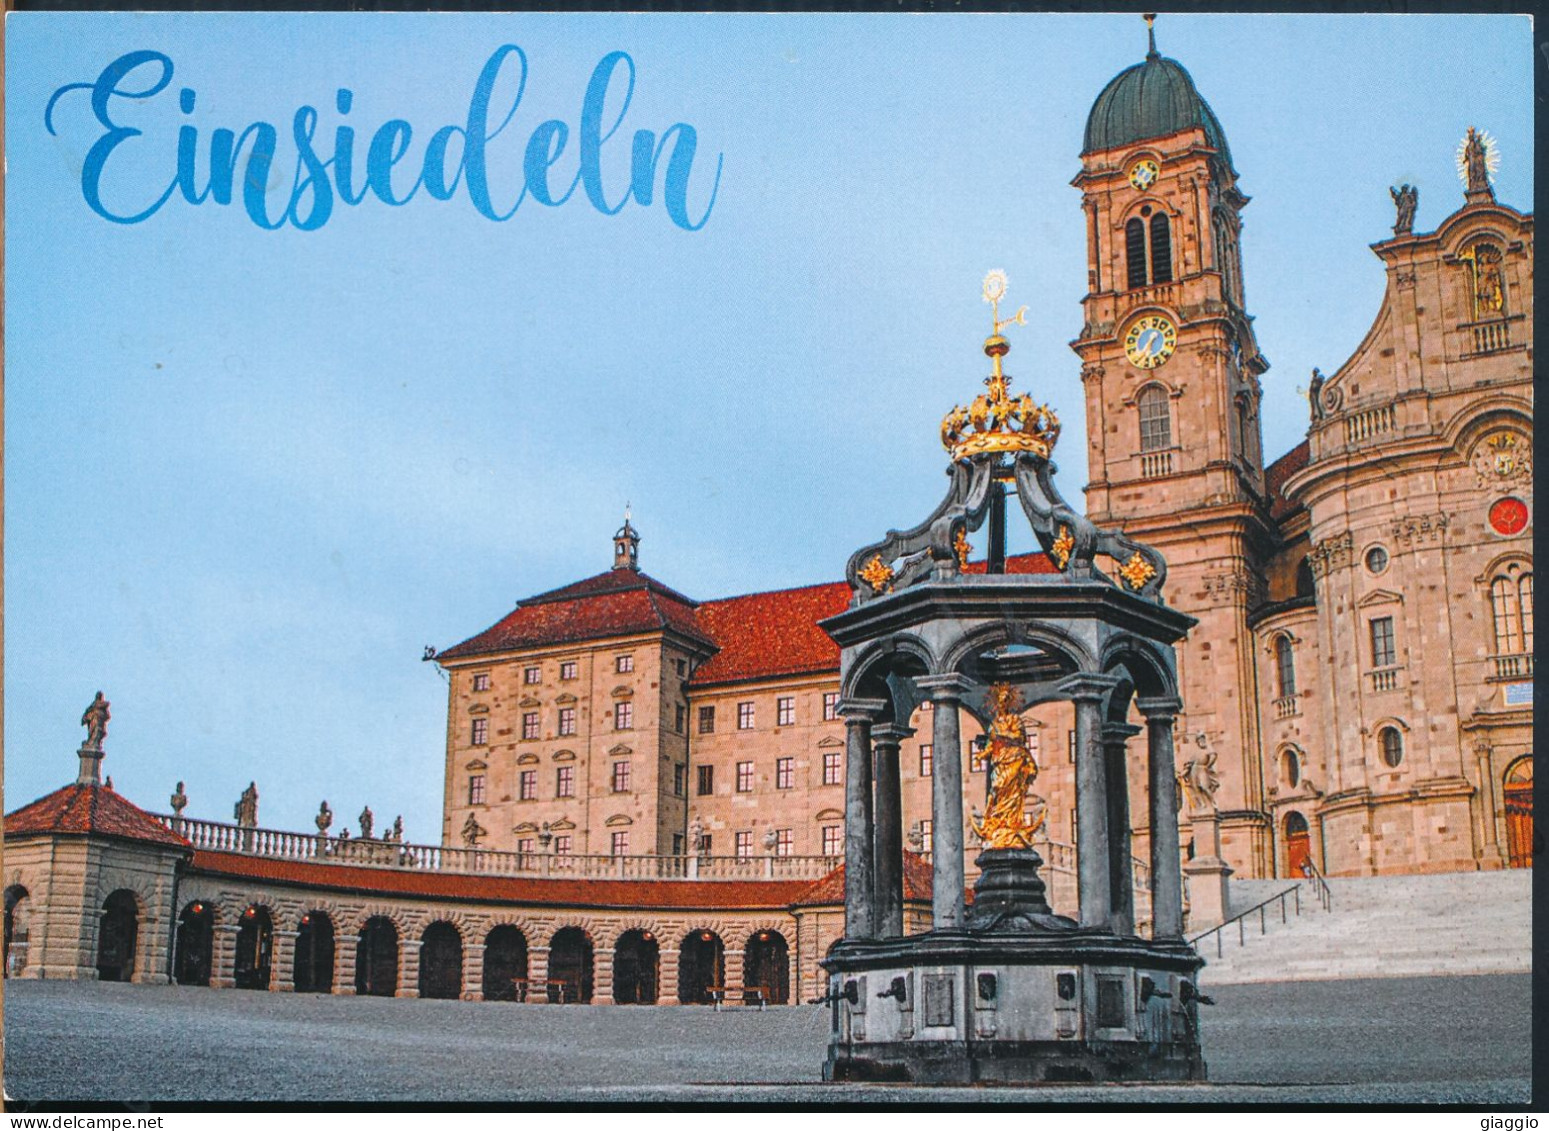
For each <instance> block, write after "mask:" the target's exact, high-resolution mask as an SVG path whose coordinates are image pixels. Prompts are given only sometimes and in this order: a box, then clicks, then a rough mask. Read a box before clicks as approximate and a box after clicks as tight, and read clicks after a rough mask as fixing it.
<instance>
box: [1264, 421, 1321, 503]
mask: <svg viewBox="0 0 1549 1131" xmlns="http://www.w3.org/2000/svg"><path fill="white" fill-rule="evenodd" d="M1310 454H1311V448H1310V447H1309V446H1308V443H1307V441H1306V440H1303V441H1302V442H1301V443H1300V444H1297V445H1296V447H1294V448H1292V449H1291V450H1290V451H1288V452H1286V454H1285V455H1283V456H1281V457H1280V458H1279V459H1277V460H1276V461H1275V462H1274V463H1272V464H1270V465H1269V466H1268V467H1266V468H1265V469H1264V489H1265V490H1266V491H1268V492H1269V516H1270V517H1271V518H1275V519H1281V518H1285V517H1286V515H1288V514H1291V513H1292V512H1293V511H1297V510H1300V509H1301V507H1300V506H1299V505H1298V504H1296V503H1293V502H1292V501H1291V500H1290V499H1288V498H1286V497H1285V481H1286V480H1287V479H1289V478H1291V476H1293V475H1295V474H1296V473H1297V472H1298V471H1300V470H1302V468H1304V467H1306V466H1307V461H1308V459H1309V457H1310Z"/></svg>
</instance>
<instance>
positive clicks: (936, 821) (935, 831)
mask: <svg viewBox="0 0 1549 1131" xmlns="http://www.w3.org/2000/svg"><path fill="white" fill-rule="evenodd" d="M914 682H915V686H917V687H919V688H920V689H922V690H923V691H924V692H925V693H926V694H927V695H929V696H930V697H931V700H932V703H933V704H934V709H933V710H932V711H931V720H932V724H931V742H932V744H933V746H934V751H933V754H932V762H931V780H930V802H931V929H932V930H935V931H948V930H950V931H956V930H961V929H962V928H963V883H964V876H963V737H962V730H961V728H960V727H959V725H958V716H957V712H958V703H959V702H960V701H961V699H962V697H963V695H964V693H965V692H967V690H968V688H969V686H970V685H969V683H968V681H967V680H966V679H964V678H963V677H962V676H960V675H933V676H922V677H920V678H918V679H916V680H915V681H914Z"/></svg>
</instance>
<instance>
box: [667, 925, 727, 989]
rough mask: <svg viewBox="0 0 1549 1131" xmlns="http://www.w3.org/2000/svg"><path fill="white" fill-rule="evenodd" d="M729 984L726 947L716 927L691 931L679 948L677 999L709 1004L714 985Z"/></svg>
mask: <svg viewBox="0 0 1549 1131" xmlns="http://www.w3.org/2000/svg"><path fill="white" fill-rule="evenodd" d="M725 985H726V947H725V945H724V944H723V943H722V942H721V936H720V935H718V934H716V933H715V932H714V931H691V932H690V933H689V934H688V936H687V937H686V938H684V940H683V945H682V947H680V948H679V950H678V1000H679V1001H680V1002H682V1003H683V1004H684V1005H710V1004H711V1003H712V1002H714V1000H715V999H714V998H713V997H712V996H711V994H710V990H711V988H712V987H722V986H725Z"/></svg>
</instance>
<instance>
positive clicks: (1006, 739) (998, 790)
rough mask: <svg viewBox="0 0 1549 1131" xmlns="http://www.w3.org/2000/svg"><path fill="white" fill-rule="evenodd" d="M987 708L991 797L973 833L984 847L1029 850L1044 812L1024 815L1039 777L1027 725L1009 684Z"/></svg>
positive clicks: (995, 689)
mask: <svg viewBox="0 0 1549 1131" xmlns="http://www.w3.org/2000/svg"><path fill="white" fill-rule="evenodd" d="M987 704H988V706H989V708H990V711H991V713H992V715H993V718H992V720H991V722H990V732H989V736H988V738H989V742H988V744H987V745H986V747H985V751H984V753H985V757H986V758H987V759H988V761H989V764H990V798H989V802H988V803H987V804H986V806H985V811H984V819H983V820H982V821H975V822H974V824H973V830H974V832H975V833H976V834H977V835H978V837H979V839H980V840H981V841H983V842H984V847H985V848H1031V847H1032V845H1033V834H1035V833H1036V832H1037V831H1038V829H1039V827H1040V826H1042V824H1043V813H1042V812H1041V811H1040V812H1039V813H1037V814H1036V815H1035V816H1033V817H1032V818H1031V819H1029V818H1028V816H1027V815H1026V808H1027V792H1028V790H1029V789H1031V788H1032V785H1033V780H1034V779H1035V778H1037V776H1038V763H1037V762H1036V761H1035V760H1034V758H1033V753H1032V751H1031V750H1029V749H1028V746H1027V725H1026V724H1025V723H1024V722H1023V721H1022V716H1021V715H1020V714H1018V713H1017V712H1018V711H1019V710H1020V708H1021V706H1022V696H1021V693H1020V692H1018V691H1017V689H1016V688H1014V687H1012V686H1011V685H1010V684H1007V683H997V684H995V685H994V686H992V687H991V688H990V692H989V696H988V697H987Z"/></svg>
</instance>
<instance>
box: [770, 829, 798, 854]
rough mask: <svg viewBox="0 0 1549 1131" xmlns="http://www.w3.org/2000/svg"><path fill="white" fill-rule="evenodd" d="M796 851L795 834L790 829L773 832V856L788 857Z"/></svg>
mask: <svg viewBox="0 0 1549 1131" xmlns="http://www.w3.org/2000/svg"><path fill="white" fill-rule="evenodd" d="M795 851H796V833H795V832H794V831H793V830H791V829H776V830H775V855H776V856H790V855H792V854H793V853H794V852H795Z"/></svg>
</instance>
